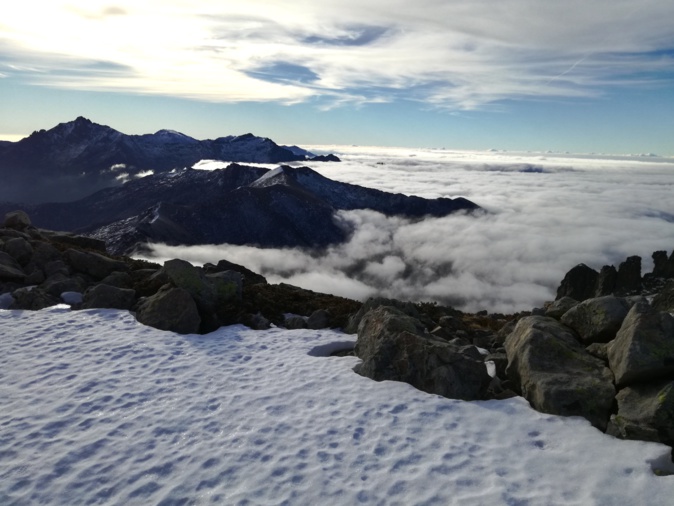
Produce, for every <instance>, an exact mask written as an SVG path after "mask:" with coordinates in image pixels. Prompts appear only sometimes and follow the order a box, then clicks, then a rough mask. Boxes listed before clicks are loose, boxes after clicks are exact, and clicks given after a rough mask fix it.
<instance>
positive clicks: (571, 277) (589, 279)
mask: <svg viewBox="0 0 674 506" xmlns="http://www.w3.org/2000/svg"><path fill="white" fill-rule="evenodd" d="M598 277H599V274H598V273H597V271H595V270H594V269H592V268H591V267H588V266H587V265H585V264H578V265H576V266H575V267H574V268H573V269H571V270H570V271H569V272H567V273H566V276H564V279H563V280H562V283H561V284H560V285H559V288H557V299H561V298H562V297H571V298H572V299H576V300H577V301H581V302H582V301H584V300H585V299H589V298H592V297H594V294H595V289H596V285H597V279H598Z"/></svg>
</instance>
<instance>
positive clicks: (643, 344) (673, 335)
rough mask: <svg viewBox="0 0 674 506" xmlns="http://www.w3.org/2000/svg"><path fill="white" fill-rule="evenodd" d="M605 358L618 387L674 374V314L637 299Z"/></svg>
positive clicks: (610, 344) (609, 346)
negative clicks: (658, 309)
mask: <svg viewBox="0 0 674 506" xmlns="http://www.w3.org/2000/svg"><path fill="white" fill-rule="evenodd" d="M608 360H609V365H610V367H611V370H612V371H613V373H614V374H615V380H616V384H617V385H618V386H624V385H629V384H631V383H635V382H639V381H652V380H657V379H660V378H662V377H665V376H667V375H672V374H674V317H672V316H671V315H670V314H668V313H664V312H660V311H657V310H655V309H653V308H652V307H651V306H650V305H649V304H648V302H645V301H642V302H638V303H637V304H635V305H634V306H633V307H632V309H630V311H629V313H628V314H627V317H626V318H625V320H624V321H623V324H622V326H621V327H620V330H619V331H618V335H617V336H616V338H615V339H614V340H613V341H611V343H609V345H608Z"/></svg>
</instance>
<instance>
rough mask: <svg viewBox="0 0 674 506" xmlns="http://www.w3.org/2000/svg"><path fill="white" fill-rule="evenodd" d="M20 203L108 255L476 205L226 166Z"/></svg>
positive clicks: (317, 240)
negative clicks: (362, 213) (357, 216)
mask: <svg viewBox="0 0 674 506" xmlns="http://www.w3.org/2000/svg"><path fill="white" fill-rule="evenodd" d="M17 207H21V208H22V209H23V210H25V211H27V212H28V213H29V214H30V216H31V219H32V221H33V224H34V225H35V226H38V227H41V228H50V229H57V230H67V231H77V232H79V233H87V234H88V235H91V236H93V237H96V238H98V239H103V240H105V241H106V242H107V244H108V249H109V251H110V252H112V253H129V252H131V251H133V250H134V249H136V248H138V247H139V246H140V245H142V244H144V243H147V242H165V243H168V244H175V245H177V244H222V243H229V244H251V245H257V246H263V247H304V248H321V247H325V246H328V245H330V244H335V243H340V242H343V241H345V240H346V239H347V238H348V236H349V233H350V230H349V229H348V228H346V227H345V225H344V224H343V223H340V222H339V221H338V220H336V219H335V213H336V212H337V211H339V210H351V209H372V210H375V211H379V212H381V213H384V214H387V215H400V216H405V217H409V218H422V217H424V216H429V215H430V216H444V215H447V214H450V213H453V212H455V211H460V210H465V211H472V210H476V209H479V206H477V205H476V204H474V203H472V202H470V201H469V200H466V199H463V198H457V199H447V198H439V199H432V200H431V199H423V198H420V197H414V196H406V195H402V194H391V193H386V192H383V191H380V190H375V189H370V188H364V187H362V186H357V185H353V184H348V183H341V182H337V181H333V180H331V179H328V178H326V177H324V176H321V175H320V174H319V173H317V172H316V171H314V170H312V169H310V168H309V167H297V168H294V167H290V166H287V165H283V166H280V167H278V168H276V169H273V170H270V169H264V168H260V167H248V166H244V165H239V164H230V165H229V166H228V167H226V168H224V169H218V170H213V171H200V170H195V169H182V170H178V171H174V172H163V173H158V174H153V175H150V176H147V177H144V178H142V179H136V180H132V181H129V182H127V183H125V184H123V185H121V186H119V187H115V188H106V189H104V190H101V191H99V192H96V193H95V194H93V195H91V196H89V197H87V198H84V199H81V200H79V201H76V202H68V203H49V204H41V205H34V206H17V205H16V204H4V205H0V213H2V212H6V211H9V210H13V209H15V208H17Z"/></svg>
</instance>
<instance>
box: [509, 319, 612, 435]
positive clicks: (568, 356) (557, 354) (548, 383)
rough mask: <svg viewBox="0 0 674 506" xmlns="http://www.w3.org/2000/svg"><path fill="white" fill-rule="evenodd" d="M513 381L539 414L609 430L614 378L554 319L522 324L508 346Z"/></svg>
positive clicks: (520, 323) (517, 327)
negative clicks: (574, 419)
mask: <svg viewBox="0 0 674 506" xmlns="http://www.w3.org/2000/svg"><path fill="white" fill-rule="evenodd" d="M505 349H506V354H507V356H508V361H509V364H508V368H507V375H508V378H509V379H510V380H511V381H512V382H513V383H514V384H515V385H517V386H519V389H520V390H521V392H522V395H523V397H525V398H526V399H527V400H528V401H529V403H530V404H531V405H532V406H533V407H534V408H535V409H537V410H538V411H542V412H544V413H550V414H554V415H562V416H582V417H585V418H586V419H587V420H589V421H590V423H592V425H594V426H595V427H598V428H599V429H601V430H604V429H605V428H606V424H607V423H608V420H609V415H610V413H611V406H612V404H613V398H614V396H615V388H614V386H613V375H612V374H611V371H610V370H609V369H608V368H607V367H606V366H605V365H604V364H603V362H602V361H601V360H599V359H597V358H595V357H593V356H592V355H590V354H589V353H588V352H587V351H586V350H585V348H583V346H582V345H581V344H580V343H579V342H578V341H577V339H576V336H575V335H574V334H573V333H572V331H571V330H570V329H569V328H567V327H565V326H564V325H562V324H561V323H560V322H558V321H557V320H555V319H553V318H549V317H545V316H528V317H526V318H522V319H521V320H520V321H519V322H518V323H517V326H516V327H515V330H514V331H513V333H512V334H510V335H509V336H508V338H507V339H506V342H505Z"/></svg>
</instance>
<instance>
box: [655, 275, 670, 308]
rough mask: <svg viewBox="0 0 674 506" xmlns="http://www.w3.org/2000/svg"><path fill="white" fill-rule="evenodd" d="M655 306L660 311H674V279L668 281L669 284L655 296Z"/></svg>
mask: <svg viewBox="0 0 674 506" xmlns="http://www.w3.org/2000/svg"><path fill="white" fill-rule="evenodd" d="M652 304H653V308H654V309H657V310H658V311H666V312H668V313H674V281H668V282H667V284H666V285H665V286H664V287H663V288H662V289H661V290H660V293H658V294H657V295H656V296H655V297H653V302H652Z"/></svg>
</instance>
